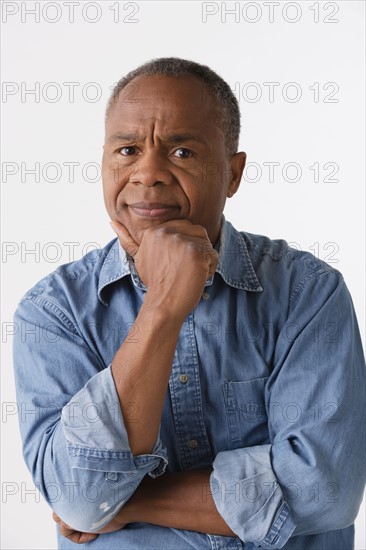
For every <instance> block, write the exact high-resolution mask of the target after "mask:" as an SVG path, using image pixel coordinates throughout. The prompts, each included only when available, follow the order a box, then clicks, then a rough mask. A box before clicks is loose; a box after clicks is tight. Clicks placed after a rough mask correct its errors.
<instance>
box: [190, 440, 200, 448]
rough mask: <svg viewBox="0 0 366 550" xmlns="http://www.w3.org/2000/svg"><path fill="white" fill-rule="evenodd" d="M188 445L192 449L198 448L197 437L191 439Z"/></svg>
mask: <svg viewBox="0 0 366 550" xmlns="http://www.w3.org/2000/svg"><path fill="white" fill-rule="evenodd" d="M188 445H189V446H190V448H191V449H196V448H197V447H198V442H197V439H191V440H190V442H189V443H188Z"/></svg>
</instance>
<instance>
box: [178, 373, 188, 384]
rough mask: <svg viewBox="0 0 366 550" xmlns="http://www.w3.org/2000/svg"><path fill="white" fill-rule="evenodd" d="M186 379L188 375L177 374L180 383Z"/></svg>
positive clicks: (183, 382)
mask: <svg viewBox="0 0 366 550" xmlns="http://www.w3.org/2000/svg"><path fill="white" fill-rule="evenodd" d="M187 381H188V376H187V375H186V374H181V375H180V376H179V382H182V384H185V383H186V382H187Z"/></svg>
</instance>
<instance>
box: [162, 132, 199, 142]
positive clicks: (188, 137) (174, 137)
mask: <svg viewBox="0 0 366 550" xmlns="http://www.w3.org/2000/svg"><path fill="white" fill-rule="evenodd" d="M166 140H167V141H170V142H171V143H180V142H182V141H197V142H199V143H205V141H204V139H203V138H201V137H199V136H195V135H193V134H170V135H168V136H166Z"/></svg>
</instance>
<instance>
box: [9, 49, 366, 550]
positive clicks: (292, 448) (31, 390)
mask: <svg viewBox="0 0 366 550" xmlns="http://www.w3.org/2000/svg"><path fill="white" fill-rule="evenodd" d="M239 117H240V115H239V108H238V104H237V101H236V99H235V97H234V95H233V93H232V92H231V90H230V87H229V86H228V85H227V83H225V82H224V81H223V80H222V79H221V78H220V77H219V76H218V75H216V73H214V72H213V71H212V70H210V69H209V68H208V67H205V66H202V65H199V64H197V63H193V62H191V61H186V60H182V59H178V58H162V59H157V60H153V61H152V62H150V63H147V64H145V65H143V66H141V67H139V68H137V69H136V70H135V71H132V72H131V73H129V74H128V75H127V76H126V77H124V78H123V79H122V80H121V81H120V82H119V83H118V84H117V86H116V88H115V91H114V93H113V94H112V98H111V100H110V102H109V105H108V109H107V115H106V136H105V145H104V154H103V188H104V198H105V204H106V208H107V211H108V213H109V216H110V218H111V220H112V226H113V228H114V230H115V232H116V233H117V236H118V238H117V239H114V240H113V241H112V242H110V243H109V244H108V245H107V246H106V247H105V248H104V249H102V251H101V252H100V253H99V254H98V252H97V251H94V252H91V253H89V254H88V255H86V256H85V257H84V258H82V259H81V260H79V261H76V262H72V263H70V264H67V265H64V266H61V267H60V268H59V269H57V270H56V271H55V272H54V273H52V274H51V275H49V276H48V277H46V278H45V279H43V280H42V281H40V282H39V283H38V284H37V285H36V286H35V287H34V288H33V289H31V290H30V291H29V292H28V293H27V294H26V295H25V296H24V297H23V299H22V300H21V302H20V304H19V306H18V309H17V312H16V315H15V321H16V322H17V323H24V324H25V326H27V327H28V329H29V328H30V327H29V325H31V326H33V327H38V329H39V331H38V334H39V335H40V336H39V337H38V338H27V339H26V340H25V341H22V338H21V336H17V335H16V341H15V349H14V357H15V375H16V383H17V392H18V399H19V401H24V402H26V403H27V404H30V403H31V404H32V405H33V406H34V407H35V410H36V411H37V414H36V415H34V416H33V417H32V418H29V419H28V418H27V419H26V422H24V423H21V430H22V436H23V443H24V456H25V460H26V462H27V465H28V467H29V469H30V470H31V472H32V475H33V478H34V480H35V482H36V483H37V484H38V486H39V489H40V491H41V492H42V494H43V496H44V497H45V499H46V500H47V501H48V502H49V503H50V504H51V506H52V508H53V510H54V519H55V520H56V521H57V523H58V525H59V547H60V548H62V549H64V548H73V547H74V543H81V544H85V547H86V546H88V547H90V548H98V549H117V548H118V549H120V548H126V549H127V548H128V549H135V548H159V549H164V548H166V549H176V548H177V549H180V548H182V549H183V548H215V549H218V548H255V547H258V546H259V547H261V548H286V549H287V548H288V549H297V550H305V549H306V550H313V549H314V550H315V549H319V548H324V549H330V548H337V549H338V550H340V549H344V550H346V549H347V550H349V549H350V548H352V547H353V541H354V526H353V522H354V519H355V517H356V515H357V512H358V509H359V506H360V503H361V500H362V491H363V487H364V480H365V468H364V457H363V443H364V420H365V406H364V405H365V369H364V361H363V355H362V348H361V342H360V337H359V331H358V328H357V322H356V319H355V314H354V310H353V306H352V301H351V298H350V295H349V293H348V291H347V288H346V286H345V283H344V281H343V278H342V276H341V274H340V273H339V272H338V271H336V270H335V269H333V268H331V267H330V266H328V265H327V264H325V263H324V262H321V261H319V260H317V259H316V258H314V257H313V256H312V255H311V254H309V253H303V252H298V251H295V250H293V249H291V248H289V247H288V245H287V244H286V243H285V242H284V241H279V240H278V241H271V240H270V239H268V238H266V237H262V236H258V235H252V234H249V233H244V232H238V231H237V230H236V229H234V227H233V226H232V225H231V224H230V223H229V222H228V221H226V220H225V218H224V217H223V215H222V212H223V209H224V205H225V201H226V198H227V197H232V196H233V195H234V194H235V192H236V191H237V189H238V187H239V184H240V180H241V177H242V173H243V169H244V166H245V153H243V152H237V148H238V138H239V130H240V122H239V120H240V118H239ZM18 334H21V331H19V333H18ZM147 474H148V475H147Z"/></svg>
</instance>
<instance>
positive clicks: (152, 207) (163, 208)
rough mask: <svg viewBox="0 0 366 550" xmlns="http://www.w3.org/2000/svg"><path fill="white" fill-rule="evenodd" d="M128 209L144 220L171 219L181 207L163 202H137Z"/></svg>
mask: <svg viewBox="0 0 366 550" xmlns="http://www.w3.org/2000/svg"><path fill="white" fill-rule="evenodd" d="M128 207H129V208H130V209H131V210H132V212H133V213H134V214H136V215H137V216H139V217H142V218H150V219H151V218H166V219H171V218H172V214H174V212H175V211H177V210H178V208H179V206H176V205H174V204H167V203H163V202H135V203H133V204H129V205H128Z"/></svg>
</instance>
